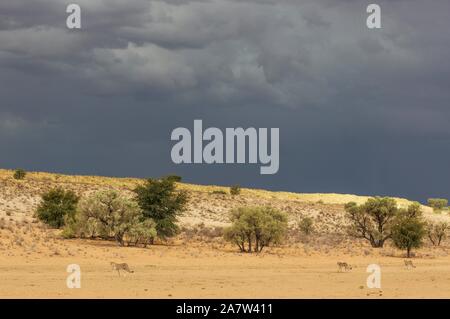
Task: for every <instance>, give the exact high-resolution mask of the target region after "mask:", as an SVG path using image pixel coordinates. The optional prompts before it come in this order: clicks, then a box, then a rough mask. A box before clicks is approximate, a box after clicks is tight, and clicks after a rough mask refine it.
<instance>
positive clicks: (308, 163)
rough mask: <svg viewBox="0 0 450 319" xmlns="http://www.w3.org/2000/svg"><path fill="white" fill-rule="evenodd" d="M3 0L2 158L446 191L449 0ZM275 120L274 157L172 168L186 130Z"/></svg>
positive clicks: (367, 188) (278, 184)
mask: <svg viewBox="0 0 450 319" xmlns="http://www.w3.org/2000/svg"><path fill="white" fill-rule="evenodd" d="M73 2H75V3H77V4H79V5H80V6H81V10H82V11H81V12H82V29H81V30H69V29H67V28H66V18H67V13H66V12H65V11H66V6H67V4H68V3H66V2H64V1H60V0H34V1H31V0H14V1H12V0H11V1H2V2H1V3H0V150H1V153H0V155H1V156H0V167H1V168H16V167H23V168H25V169H27V170H44V171H53V172H61V173H74V174H78V173H79V174H96V175H109V176H137V177H147V176H160V175H165V174H168V173H176V174H179V175H181V176H183V178H184V179H185V180H186V181H188V182H194V183H201V184H223V185H230V184H241V185H242V186H246V187H258V188H266V189H273V190H287V191H294V192H336V193H353V194H363V195H392V196H401V197H407V198H411V199H416V200H420V201H424V200H425V199H426V198H428V197H445V198H450V188H449V187H448V184H449V183H450V168H449V163H450V89H449V88H450V63H449V62H448V57H450V32H449V30H450V19H449V16H450V2H449V1H447V0H438V1H433V2H426V1H422V0H413V1H410V0H396V1H386V0H384V1H373V2H376V3H378V4H379V5H380V6H381V9H382V29H379V30H370V29H368V28H367V27H366V24H365V23H366V18H367V13H366V7H367V5H368V4H369V3H370V2H367V3H365V2H363V1H356V0H346V1H332V0H321V1H313V0H307V1H301V2H300V1H294V0H264V1H257V0H213V1H209V0H199V1H190V0H166V1H149V0H129V1H119V0H78V1H73ZM195 119H202V120H203V124H204V125H205V126H213V127H219V128H226V127H244V128H246V127H256V128H258V127H267V128H271V127H277V128H280V169H279V172H278V174H276V175H260V174H259V170H258V167H256V166H252V165H195V164H193V165H175V164H173V163H172V161H171V158H170V150H171V147H172V146H173V142H172V141H170V133H171V131H172V130H173V129H174V128H176V127H180V126H181V127H187V128H192V126H193V121H194V120H195Z"/></svg>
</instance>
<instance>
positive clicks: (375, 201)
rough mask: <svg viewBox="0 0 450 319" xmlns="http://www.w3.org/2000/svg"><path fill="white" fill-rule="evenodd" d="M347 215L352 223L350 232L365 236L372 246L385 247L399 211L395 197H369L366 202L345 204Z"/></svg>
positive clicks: (354, 234)
mask: <svg viewBox="0 0 450 319" xmlns="http://www.w3.org/2000/svg"><path fill="white" fill-rule="evenodd" d="M345 210H346V212H347V217H348V218H349V219H350V222H351V225H350V228H349V234H350V235H352V236H354V237H357V238H363V239H366V240H368V241H369V242H370V244H371V245H372V247H377V248H378V247H383V245H384V242H385V241H386V240H387V239H388V238H390V237H391V231H390V226H391V222H392V220H393V219H394V217H395V216H396V214H397V212H398V208H397V203H396V201H395V200H394V199H393V198H389V197H374V198H369V199H368V200H367V201H366V202H365V203H364V204H362V205H357V204H356V203H354V202H350V203H348V204H346V205H345Z"/></svg>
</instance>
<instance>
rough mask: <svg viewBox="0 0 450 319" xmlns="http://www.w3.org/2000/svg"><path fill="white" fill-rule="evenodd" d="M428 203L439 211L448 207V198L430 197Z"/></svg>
mask: <svg viewBox="0 0 450 319" xmlns="http://www.w3.org/2000/svg"><path fill="white" fill-rule="evenodd" d="M427 203H428V206H430V207H432V208H433V210H434V211H439V210H442V209H444V208H447V205H448V200H447V199H444V198H428V200H427Z"/></svg>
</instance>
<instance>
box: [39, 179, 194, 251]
mask: <svg viewBox="0 0 450 319" xmlns="http://www.w3.org/2000/svg"><path fill="white" fill-rule="evenodd" d="M177 181H179V179H178V178H174V177H172V176H168V177H165V178H160V179H147V180H146V182H145V184H144V185H141V186H138V187H136V189H134V191H133V193H134V194H133V195H134V196H133V195H128V194H124V193H120V192H118V191H115V190H106V191H99V192H95V193H92V194H89V195H87V196H85V197H83V198H80V197H78V196H77V195H76V194H75V193H74V192H72V191H70V190H63V189H62V188H56V189H53V190H50V191H49V192H47V193H45V194H44V195H42V201H41V203H40V205H39V206H38V208H37V211H36V216H37V218H38V219H39V220H41V221H42V222H44V223H46V224H48V225H50V226H51V227H54V228H62V229H63V236H65V237H68V238H70V237H72V238H73V237H80V238H102V239H114V240H115V241H116V242H117V243H119V244H120V245H121V246H125V245H127V246H138V245H142V246H144V247H145V246H147V245H149V244H153V243H154V240H155V239H156V238H159V239H161V240H165V239H167V238H169V237H172V236H174V235H176V234H177V233H178V231H179V228H178V225H177V224H176V222H177V216H178V215H180V214H181V213H182V212H183V211H184V209H185V204H186V202H187V194H186V192H184V191H176V190H175V182H177Z"/></svg>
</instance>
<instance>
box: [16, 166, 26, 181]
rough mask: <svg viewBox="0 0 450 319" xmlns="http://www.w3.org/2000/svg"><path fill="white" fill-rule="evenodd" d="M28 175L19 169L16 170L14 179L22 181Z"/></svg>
mask: <svg viewBox="0 0 450 319" xmlns="http://www.w3.org/2000/svg"><path fill="white" fill-rule="evenodd" d="M26 174H27V173H26V172H25V170H23V169H21V168H19V169H16V170H15V171H14V175H13V177H14V179H18V180H20V179H24V178H25V176H26Z"/></svg>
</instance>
